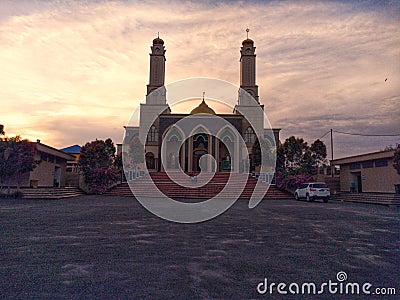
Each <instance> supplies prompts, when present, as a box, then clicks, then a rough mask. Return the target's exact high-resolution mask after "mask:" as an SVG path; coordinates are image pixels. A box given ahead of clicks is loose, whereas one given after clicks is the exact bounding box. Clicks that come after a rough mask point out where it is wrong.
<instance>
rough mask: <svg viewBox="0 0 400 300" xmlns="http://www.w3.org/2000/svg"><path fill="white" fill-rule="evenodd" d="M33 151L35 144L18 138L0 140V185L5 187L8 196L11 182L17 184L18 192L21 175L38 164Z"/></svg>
mask: <svg viewBox="0 0 400 300" xmlns="http://www.w3.org/2000/svg"><path fill="white" fill-rule="evenodd" d="M35 151H36V149H35V144H34V143H31V142H30V141H29V140H26V139H21V137H20V136H15V137H5V138H0V158H1V160H0V184H1V186H3V185H4V184H6V185H7V187H8V194H9V193H10V182H11V181H14V182H16V183H17V191H19V188H20V185H21V183H22V180H23V175H24V174H26V173H28V172H30V171H33V169H34V168H35V167H36V166H37V165H38V164H39V161H37V160H35Z"/></svg>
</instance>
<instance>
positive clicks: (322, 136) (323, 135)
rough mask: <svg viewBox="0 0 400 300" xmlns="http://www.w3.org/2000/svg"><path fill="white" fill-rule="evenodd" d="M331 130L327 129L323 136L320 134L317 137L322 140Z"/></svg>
mask: <svg viewBox="0 0 400 300" xmlns="http://www.w3.org/2000/svg"><path fill="white" fill-rule="evenodd" d="M330 132H331V131H330V130H329V131H327V132H326V133H325V134H324V135H323V136H321V137H320V138H319V140H322V139H323V138H324V137H325V136H326V135H327V134H328V133H330Z"/></svg>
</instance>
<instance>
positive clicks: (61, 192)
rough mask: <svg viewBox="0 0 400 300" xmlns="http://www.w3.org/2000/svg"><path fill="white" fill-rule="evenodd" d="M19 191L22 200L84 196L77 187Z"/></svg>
mask: <svg viewBox="0 0 400 300" xmlns="http://www.w3.org/2000/svg"><path fill="white" fill-rule="evenodd" d="M20 191H21V194H22V198H24V199H62V198H69V197H76V196H81V195H84V193H83V192H82V191H81V190H80V189H79V188H77V187H64V188H37V189H33V188H22V189H21V190H20Z"/></svg>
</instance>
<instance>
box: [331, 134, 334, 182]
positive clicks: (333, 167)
mask: <svg viewBox="0 0 400 300" xmlns="http://www.w3.org/2000/svg"><path fill="white" fill-rule="evenodd" d="M332 160H333V130H332V128H331V175H332V178H333V175H334V174H333V172H334V170H333V168H334V166H333V164H332Z"/></svg>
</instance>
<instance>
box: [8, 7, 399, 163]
mask: <svg viewBox="0 0 400 300" xmlns="http://www.w3.org/2000/svg"><path fill="white" fill-rule="evenodd" d="M246 28H250V33H249V36H250V38H251V39H253V40H254V42H255V46H256V54H257V84H258V86H259V94H260V102H261V103H262V104H264V106H265V112H266V114H267V116H268V118H269V120H270V123H271V125H272V127H274V128H281V129H282V130H281V140H282V141H284V139H286V138H287V137H289V136H291V135H295V136H299V137H303V138H304V139H305V140H306V141H308V142H309V143H312V142H313V141H314V140H315V139H317V138H320V137H322V136H323V135H324V134H325V133H326V132H327V131H328V130H330V129H331V128H333V129H334V130H336V131H344V132H351V133H361V134H376V135H382V134H383V135H388V134H400V117H399V116H400V105H399V104H400V2H398V1H265V2H262V1H254V2H252V1H242V2H231V1H227V2H220V3H218V4H215V3H213V2H211V1H210V2H207V1H204V2H183V1H182V2H180V1H138V2H136V1H101V0H97V1H37V0H36V1H8V0H1V1H0V66H1V67H0V107H1V108H0V124H4V126H5V131H6V134H7V135H9V136H11V135H16V134H19V135H22V137H24V138H29V139H31V140H33V141H35V140H36V139H40V140H41V141H42V142H43V143H45V144H48V145H51V146H53V147H56V148H63V147H66V146H69V145H74V144H79V145H83V144H85V143H86V142H88V141H91V140H94V139H96V138H98V139H105V138H108V137H111V138H112V139H113V141H114V142H115V143H120V142H121V141H122V138H123V134H124V131H123V126H124V125H126V124H127V123H128V121H129V118H130V116H131V114H132V113H133V112H134V111H135V109H136V108H137V107H138V105H139V103H140V102H141V101H143V100H144V97H145V93H146V84H148V77H149V75H148V72H149V52H150V45H151V43H152V40H153V38H155V37H156V36H157V32H160V37H161V38H162V39H163V40H164V41H165V47H166V50H167V52H166V58H167V61H166V84H170V83H173V82H175V81H177V80H182V79H185V78H191V77H211V78H217V79H221V80H225V81H228V82H231V83H232V84H235V85H239V79H240V77H239V58H240V52H239V51H240V47H241V42H242V40H243V39H245V38H246V32H245V29H246ZM195 105H196V103H194V104H193V106H195ZM211 106H212V105H211ZM217 112H219V111H218V110H217ZM323 141H324V142H325V143H326V144H327V146H328V148H330V145H329V142H330V139H329V135H327V136H325V137H324V138H323ZM396 143H400V136H397V137H363V136H348V135H342V134H338V133H335V134H334V156H335V158H339V157H343V156H346V155H355V154H360V153H366V152H370V151H378V150H382V149H384V148H385V147H386V146H389V145H393V146H394V145H396ZM329 156H330V154H329Z"/></svg>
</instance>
